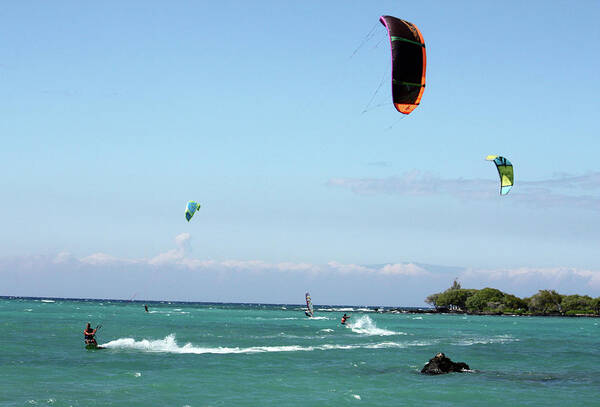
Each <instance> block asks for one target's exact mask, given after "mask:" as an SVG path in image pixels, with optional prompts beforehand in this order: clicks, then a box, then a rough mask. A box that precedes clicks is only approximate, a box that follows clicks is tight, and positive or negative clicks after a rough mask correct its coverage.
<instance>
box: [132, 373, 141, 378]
mask: <svg viewBox="0 0 600 407" xmlns="http://www.w3.org/2000/svg"><path fill="white" fill-rule="evenodd" d="M133 375H134V376H135V377H141V376H142V373H141V372H135V373H134V374H133Z"/></svg>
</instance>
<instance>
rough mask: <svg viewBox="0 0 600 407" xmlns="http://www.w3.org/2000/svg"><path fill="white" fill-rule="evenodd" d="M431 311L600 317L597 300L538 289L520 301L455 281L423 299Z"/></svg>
mask: <svg viewBox="0 0 600 407" xmlns="http://www.w3.org/2000/svg"><path fill="white" fill-rule="evenodd" d="M425 302H426V303H427V304H430V305H432V306H433V307H435V311H434V312H440V313H443V312H449V313H454V312H460V313H468V314H480V315H540V316H578V317H580V316H581V317H583V316H586V317H587V316H590V317H591V316H600V297H597V298H592V297H590V296H588V295H577V294H574V295H562V294H559V293H557V292H556V291H554V290H539V291H538V293H537V294H535V295H532V296H531V297H528V298H519V297H517V296H515V295H512V294H507V293H504V292H502V291H500V290H498V289H496V288H489V287H486V288H483V289H481V290H476V289H468V288H462V287H461V285H460V283H459V282H458V281H457V280H454V283H453V284H452V286H451V287H450V288H448V289H447V290H446V291H444V292H441V293H435V294H431V295H430V296H428V297H427V298H426V299H425Z"/></svg>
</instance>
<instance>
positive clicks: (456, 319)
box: [0, 299, 600, 407]
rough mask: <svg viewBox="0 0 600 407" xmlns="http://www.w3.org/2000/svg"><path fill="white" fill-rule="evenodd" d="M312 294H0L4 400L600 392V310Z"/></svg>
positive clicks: (261, 400) (290, 400) (306, 400)
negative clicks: (526, 311) (80, 297)
mask: <svg viewBox="0 0 600 407" xmlns="http://www.w3.org/2000/svg"><path fill="white" fill-rule="evenodd" d="M315 308H316V314H315V315H316V318H314V319H308V318H306V317H305V316H304V313H303V311H302V307H301V306H294V305H287V306H282V305H277V306H275V305H264V306H263V305H235V304H232V305H209V304H182V303H160V304H150V313H146V312H144V308H143V304H140V303H133V302H114V301H112V302H111V301H70V300H69V301H67V300H55V301H54V302H48V300H45V301H44V300H32V299H0V405H2V406H46V405H51V406H181V407H183V406H346V405H348V406H350V405H356V406H384V405H406V406H412V405H414V406H417V405H422V404H426V405H429V406H448V405H457V406H458V405H472V406H475V405H477V406H481V405H487V406H506V405H529V406H550V405H561V406H565V405H586V406H599V405H600V326H599V322H600V319H595V318H540V317H497V316H463V315H417V314H391V313H385V314H379V313H374V312H362V311H358V310H357V309H354V310H353V311H352V312H349V313H351V315H352V317H351V319H350V320H349V322H350V324H349V325H348V326H341V325H340V323H339V321H340V317H341V315H342V314H343V312H344V311H346V312H348V311H349V310H347V309H339V308H338V309H335V308H333V307H330V308H327V309H326V310H325V309H324V308H322V307H319V306H318V305H317V306H316V307H315ZM88 321H90V322H91V323H92V325H93V326H95V325H96V324H102V328H101V329H100V330H99V331H98V335H97V337H98V342H99V343H100V344H103V345H105V346H106V347H107V348H108V349H106V350H96V351H92V350H85V349H84V347H83V339H82V331H83V329H84V325H85V323H86V322H88ZM437 352H444V353H446V355H447V356H449V357H450V358H452V359H453V360H455V361H464V362H466V363H468V364H469V365H470V366H471V368H472V369H474V371H473V372H471V373H462V374H450V375H443V376H425V375H421V374H420V373H419V370H420V369H421V368H422V366H423V364H424V363H426V362H427V361H428V360H429V359H430V358H431V357H433V356H434V354H435V353H437Z"/></svg>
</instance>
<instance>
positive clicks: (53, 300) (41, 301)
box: [34, 300, 56, 401]
mask: <svg viewBox="0 0 600 407" xmlns="http://www.w3.org/2000/svg"><path fill="white" fill-rule="evenodd" d="M40 301H41V302H56V301H54V300H40ZM34 401H35V400H34Z"/></svg>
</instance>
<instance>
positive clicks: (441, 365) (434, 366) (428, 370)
mask: <svg viewBox="0 0 600 407" xmlns="http://www.w3.org/2000/svg"><path fill="white" fill-rule="evenodd" d="M465 370H471V369H470V368H469V365H467V364H466V363H463V362H453V361H451V360H450V358H447V357H446V355H444V354H443V353H438V354H437V355H435V356H434V357H433V358H431V359H429V362H427V364H426V365H425V366H423V369H421V373H424V374H444V373H450V372H464V371H465Z"/></svg>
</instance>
